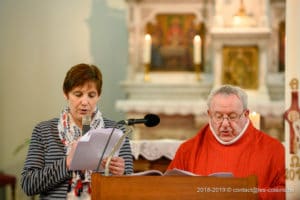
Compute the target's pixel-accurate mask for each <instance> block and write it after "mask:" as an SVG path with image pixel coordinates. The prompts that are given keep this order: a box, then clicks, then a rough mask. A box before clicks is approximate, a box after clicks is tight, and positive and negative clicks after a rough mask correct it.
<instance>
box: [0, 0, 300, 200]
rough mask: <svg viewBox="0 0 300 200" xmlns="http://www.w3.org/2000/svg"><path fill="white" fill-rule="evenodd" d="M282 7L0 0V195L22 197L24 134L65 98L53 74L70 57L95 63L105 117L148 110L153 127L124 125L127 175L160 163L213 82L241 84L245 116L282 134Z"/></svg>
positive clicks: (274, 1)
mask: <svg viewBox="0 0 300 200" xmlns="http://www.w3.org/2000/svg"><path fill="white" fill-rule="evenodd" d="M286 4H287V1H286V0H184V1H182V0H104V1H97V0H86V1H75V2H73V3H72V5H70V2H69V1H67V0H63V1H51V2H47V3H45V2H44V3H42V2H36V1H32V0H30V1H29V2H27V3H25V2H19V3H16V2H15V1H11V0H3V1H1V2H0V16H2V17H1V18H0V25H1V27H3V29H2V31H3V34H2V36H1V37H0V43H1V44H2V46H0V52H1V54H0V91H1V93H2V94H3V96H2V98H1V101H0V102H1V105H0V106H1V107H0V108H1V110H2V114H1V115H0V119H1V120H0V131H1V133H0V175H1V174H2V173H5V174H10V175H12V176H9V177H7V178H8V179H6V180H5V181H7V182H8V184H3V185H2V184H0V199H8V200H12V199H22V200H23V199H32V198H31V197H27V196H26V195H25V194H24V193H23V192H22V190H21V189H20V186H19V185H20V184H19V178H20V173H21V171H22V167H23V164H24V160H25V156H26V153H27V147H28V143H27V142H28V138H30V136H31V133H32V129H33V127H34V125H35V124H36V123H37V122H39V121H42V120H45V119H47V118H51V117H55V116H57V113H59V111H60V110H61V108H62V107H63V105H65V100H64V98H63V95H62V91H61V83H62V80H63V77H64V74H65V72H66V71H67V69H68V68H69V66H71V65H74V64H77V63H80V62H87V63H95V64H96V65H99V66H100V68H101V70H102V72H103V74H104V86H103V87H104V88H103V97H101V105H100V106H101V108H102V109H101V110H102V112H103V113H105V114H106V115H107V116H109V117H110V118H112V119H115V120H116V121H118V120H121V119H132V118H134V119H135V118H137V119H139V118H143V117H144V116H145V115H146V114H148V113H153V114H156V115H158V116H159V117H160V124H159V125H158V126H156V127H151V128H148V127H145V126H143V125H135V126H134V127H132V130H133V131H132V134H131V135H130V139H131V141H130V142H131V148H132V154H133V158H134V169H135V171H136V172H138V171H144V170H148V169H158V170H160V171H165V170H166V167H167V166H168V164H169V163H170V161H171V160H172V158H173V156H174V154H175V152H176V149H177V148H178V146H179V145H180V144H181V143H182V142H183V141H185V140H186V139H188V138H190V137H192V136H194V135H195V134H196V133H197V131H198V130H199V129H200V128H201V127H202V126H203V125H204V124H206V123H207V122H208V117H207V105H206V99H207V96H208V94H209V92H210V91H211V90H212V89H213V88H215V87H218V86H220V85H223V84H232V85H237V86H240V87H241V88H243V89H245V91H246V92H247V94H248V97H249V101H248V106H249V109H250V111H251V115H250V117H251V120H252V122H253V124H254V125H255V126H256V127H257V128H258V129H260V130H262V131H264V132H265V133H267V134H269V135H270V136H272V137H274V138H276V139H278V140H279V141H281V142H284V140H285V134H284V133H285V126H284V124H285V121H284V112H285V98H286V96H285V95H286V93H285V89H286V86H285V72H286V63H287V62H286V60H285V59H286V14H287V13H286V11H287V9H286ZM298 30H299V28H298ZM12 76H13V77H12ZM16 124H17V125H16ZM24 141H25V143H24ZM0 180H1V181H2V179H0ZM1 181H0V182H1ZM12 196H14V197H15V198H13V197H12Z"/></svg>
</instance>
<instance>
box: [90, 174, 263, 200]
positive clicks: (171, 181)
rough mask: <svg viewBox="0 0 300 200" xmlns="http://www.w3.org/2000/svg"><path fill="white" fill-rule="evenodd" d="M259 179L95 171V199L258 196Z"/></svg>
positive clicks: (235, 197)
mask: <svg viewBox="0 0 300 200" xmlns="http://www.w3.org/2000/svg"><path fill="white" fill-rule="evenodd" d="M257 198H258V194H257V179H256V177H255V176H249V177H246V178H233V177H226V178H225V177H213V176H102V175H100V174H99V173H93V174H92V200H103V199H105V200H107V199H110V200H125V199H143V200H161V199H166V200H169V199H172V200H177V199H178V200H179V199H180V200H182V199H189V200H193V199H197V200H199V199H208V200H218V199H222V200H223V199H243V200H246V199H249V200H250V199H257Z"/></svg>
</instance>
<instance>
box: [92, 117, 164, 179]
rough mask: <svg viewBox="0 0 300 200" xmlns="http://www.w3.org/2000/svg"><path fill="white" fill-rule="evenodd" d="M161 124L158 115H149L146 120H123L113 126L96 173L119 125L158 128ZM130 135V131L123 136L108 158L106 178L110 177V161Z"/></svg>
mask: <svg viewBox="0 0 300 200" xmlns="http://www.w3.org/2000/svg"><path fill="white" fill-rule="evenodd" d="M159 122H160V118H159V117H158V116H157V115H154V114H147V115H146V116H145V117H144V119H128V120H122V121H119V122H117V123H116V124H115V125H114V126H113V129H112V131H111V132H110V134H109V137H108V140H107V142H106V145H105V147H104V149H103V151H102V154H101V156H100V159H99V162H98V165H97V168H96V172H98V171H99V167H100V165H101V161H102V160H103V157H104V154H105V151H106V149H107V146H108V144H109V142H110V139H111V136H112V134H113V133H114V130H115V129H116V128H117V126H118V125H120V124H125V125H128V126H131V125H134V124H140V123H142V124H145V126H147V127H153V126H156V125H158V124H159ZM128 135H129V131H125V133H124V134H123V136H122V137H121V138H120V139H119V141H118V142H117V143H116V144H115V145H114V147H113V149H112V151H111V152H110V154H109V156H108V158H107V162H106V165H105V168H104V169H105V172H104V175H105V176H108V175H109V164H110V161H111V159H112V157H113V155H114V154H115V152H116V151H117V150H118V149H120V148H121V144H122V142H123V141H124V140H125V138H126V137H127V136H128Z"/></svg>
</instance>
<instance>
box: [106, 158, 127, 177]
mask: <svg viewBox="0 0 300 200" xmlns="http://www.w3.org/2000/svg"><path fill="white" fill-rule="evenodd" d="M106 162H107V158H105V159H103V161H102V163H101V164H102V166H103V167H104V168H105V165H106ZM109 171H110V173H112V174H113V175H117V176H121V175H123V174H124V172H125V161H124V159H123V158H121V157H113V158H112V159H111V161H110V165H109Z"/></svg>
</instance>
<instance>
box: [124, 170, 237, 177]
mask: <svg viewBox="0 0 300 200" xmlns="http://www.w3.org/2000/svg"><path fill="white" fill-rule="evenodd" d="M129 176H202V175H198V174H194V173H192V172H189V171H185V170H182V169H177V168H174V169H168V170H167V171H165V172H164V173H163V172H161V171H159V170H155V169H152V170H146V171H142V172H137V173H133V174H130V175H129ZM208 176H216V177H233V174H232V173H231V172H215V173H212V174H209V175H208Z"/></svg>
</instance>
